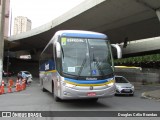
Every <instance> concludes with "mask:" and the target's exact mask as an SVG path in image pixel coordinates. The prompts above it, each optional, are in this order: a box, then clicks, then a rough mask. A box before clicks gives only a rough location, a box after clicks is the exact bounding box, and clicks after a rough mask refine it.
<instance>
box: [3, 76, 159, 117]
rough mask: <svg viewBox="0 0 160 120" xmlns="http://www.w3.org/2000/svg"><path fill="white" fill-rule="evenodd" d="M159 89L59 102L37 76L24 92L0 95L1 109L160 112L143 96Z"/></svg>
mask: <svg viewBox="0 0 160 120" xmlns="http://www.w3.org/2000/svg"><path fill="white" fill-rule="evenodd" d="M158 88H160V87H159V86H157V87H155V86H147V87H146V86H145V87H139V88H138V89H137V90H136V92H135V95H134V96H133V97H131V96H114V97H112V98H102V99H99V100H98V102H97V103H93V102H89V101H85V100H64V101H61V102H55V101H54V99H53V96H52V94H51V93H49V92H42V90H41V87H40V84H39V81H38V80H37V79H35V80H34V81H33V83H32V84H31V85H30V86H29V87H27V89H26V90H24V91H21V92H13V93H6V94H3V95H0V111H160V102H158V101H156V100H149V99H144V98H141V93H142V92H144V91H146V90H148V89H152V90H153V89H158ZM57 119H60V118H57ZM63 119H67V118H65V117H63ZM94 119H96V117H95V118H94Z"/></svg>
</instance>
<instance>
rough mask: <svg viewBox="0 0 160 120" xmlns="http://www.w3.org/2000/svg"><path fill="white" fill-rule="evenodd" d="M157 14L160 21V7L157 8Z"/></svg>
mask: <svg viewBox="0 0 160 120" xmlns="http://www.w3.org/2000/svg"><path fill="white" fill-rule="evenodd" d="M156 14H157V17H158V19H159V22H160V9H157V10H156Z"/></svg>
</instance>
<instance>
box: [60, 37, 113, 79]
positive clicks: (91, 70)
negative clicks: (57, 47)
mask: <svg viewBox="0 0 160 120" xmlns="http://www.w3.org/2000/svg"><path fill="white" fill-rule="evenodd" d="M61 46H62V51H63V52H62V72H63V74H66V75H67V74H68V75H73V76H76V77H77V78H79V77H100V76H103V77H104V76H107V75H110V74H112V73H113V69H112V66H113V65H112V59H111V51H110V49H109V42H108V41H107V40H102V39H86V38H65V37H63V38H61Z"/></svg>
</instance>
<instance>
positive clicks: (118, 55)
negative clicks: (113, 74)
mask: <svg viewBox="0 0 160 120" xmlns="http://www.w3.org/2000/svg"><path fill="white" fill-rule="evenodd" d="M111 46H112V47H114V48H116V50H117V58H118V59H120V58H122V49H121V47H120V46H119V45H118V44H111Z"/></svg>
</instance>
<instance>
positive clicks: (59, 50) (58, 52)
mask: <svg viewBox="0 0 160 120" xmlns="http://www.w3.org/2000/svg"><path fill="white" fill-rule="evenodd" d="M56 54H57V58H60V57H61V45H60V43H59V42H57V43H56Z"/></svg>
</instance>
